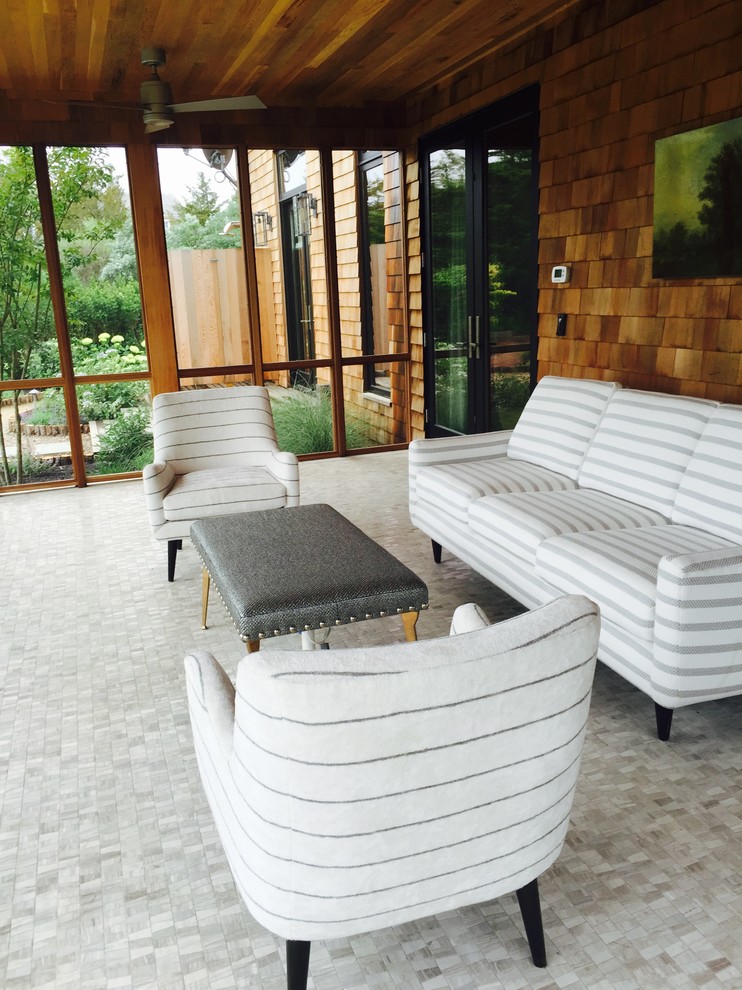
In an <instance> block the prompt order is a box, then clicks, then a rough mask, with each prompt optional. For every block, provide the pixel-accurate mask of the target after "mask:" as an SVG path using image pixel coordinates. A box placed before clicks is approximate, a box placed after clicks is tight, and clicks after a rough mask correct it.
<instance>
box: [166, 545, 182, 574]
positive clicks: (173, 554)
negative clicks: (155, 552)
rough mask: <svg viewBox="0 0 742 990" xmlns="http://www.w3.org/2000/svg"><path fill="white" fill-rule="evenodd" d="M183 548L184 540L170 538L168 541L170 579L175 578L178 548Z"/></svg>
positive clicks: (168, 571)
mask: <svg viewBox="0 0 742 990" xmlns="http://www.w3.org/2000/svg"><path fill="white" fill-rule="evenodd" d="M182 549H183V541H182V540H168V541H167V579H168V581H174V580H175V558H176V557H177V556H178V550H182Z"/></svg>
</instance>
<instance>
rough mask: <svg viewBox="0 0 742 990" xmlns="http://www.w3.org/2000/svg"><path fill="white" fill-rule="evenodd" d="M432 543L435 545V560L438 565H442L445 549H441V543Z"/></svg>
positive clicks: (433, 541)
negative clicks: (442, 552) (442, 553)
mask: <svg viewBox="0 0 742 990" xmlns="http://www.w3.org/2000/svg"><path fill="white" fill-rule="evenodd" d="M430 542H431V543H432V544H433V560H434V561H435V563H436V564H440V562H441V550H442V549H443V547H441V545H440V543H436V542H435V540H431V541H430Z"/></svg>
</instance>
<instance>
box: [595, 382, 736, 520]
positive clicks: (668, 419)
mask: <svg viewBox="0 0 742 990" xmlns="http://www.w3.org/2000/svg"><path fill="white" fill-rule="evenodd" d="M715 409H716V403H713V402H708V401H706V400H705V399H688V398H685V397H681V396H676V395H672V396H668V395H663V394H661V393H656V392H639V391H634V390H629V389H622V390H620V391H618V392H616V393H615V395H614V396H613V397H612V398H611V401H610V402H609V404H608V407H607V408H606V411H605V414H604V416H603V419H602V420H601V422H600V424H599V425H598V428H597V430H596V431H595V435H594V437H593V440H592V443H591V444H590V447H589V448H588V451H587V454H586V455H585V459H584V461H583V463H582V467H581V469H580V473H579V477H578V481H579V485H580V488H594V489H597V490H598V491H602V492H607V493H608V494H610V495H616V496H617V497H618V498H625V499H628V500H629V501H631V502H636V503H637V504H638V505H645V506H647V507H649V508H651V509H654V510H655V511H656V512H661V513H663V514H664V515H666V516H668V517H669V515H670V512H671V511H672V507H673V504H674V502H675V496H676V494H677V490H678V487H679V485H680V480H681V478H682V476H683V472H684V471H685V468H686V466H687V464H688V461H689V460H690V457H691V454H692V453H693V450H694V448H695V446H696V444H697V442H698V439H699V437H700V436H701V433H702V432H703V429H704V427H705V425H706V423H707V421H708V420H709V418H710V417H711V415H712V413H713V412H714V410H715Z"/></svg>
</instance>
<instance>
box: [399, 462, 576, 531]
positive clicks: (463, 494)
mask: <svg viewBox="0 0 742 990" xmlns="http://www.w3.org/2000/svg"><path fill="white" fill-rule="evenodd" d="M575 487H576V485H575V483H574V481H571V480H570V479H569V478H567V477H566V475H562V474H557V473H556V472H554V471H550V470H549V469H548V468H544V467H539V466H538V465H535V464H529V463H527V462H526V461H516V460H512V459H511V458H510V457H498V458H493V459H491V460H482V461H465V462H458V463H457V464H455V465H437V466H434V467H427V468H423V469H422V470H421V471H420V472H419V473H418V476H417V496H418V498H419V499H421V500H424V501H425V502H427V503H430V504H432V505H438V506H441V507H442V508H444V509H445V510H446V511H447V512H450V513H451V514H452V515H455V516H456V518H458V519H461V520H462V521H463V522H465V521H466V519H467V513H468V511H469V508H470V506H472V505H473V504H476V503H477V501H478V500H479V499H481V498H483V497H485V496H487V495H500V494H506V493H513V492H519V493H525V492H556V491H564V490H567V489H573V488H575Z"/></svg>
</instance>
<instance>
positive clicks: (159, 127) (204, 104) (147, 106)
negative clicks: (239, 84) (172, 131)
mask: <svg viewBox="0 0 742 990" xmlns="http://www.w3.org/2000/svg"><path fill="white" fill-rule="evenodd" d="M164 64H165V51H164V49H162V48H143V49H142V65H148V66H149V67H150V68H151V70H152V75H151V76H150V77H149V79H145V80H144V82H143V83H142V85H141V87H140V89H139V102H140V104H141V106H142V108H143V110H144V130H145V132H146V133H147V134H151V133H152V132H153V131H163V130H165V128H167V127H171V126H172V125H173V124H174V123H175V119H174V116H173V115H174V114H176V113H193V112H201V113H205V112H207V111H209V110H265V109H266V107H265V103H263V101H262V100H261V99H259V98H258V97H257V96H231V97H225V98H223V99H215V100H197V101H196V102H195V103H173V94H172V91H171V89H170V84H169V83H168V82H165V80H164V79H160V77H159V75H158V74H157V68H158V66H160V65H164Z"/></svg>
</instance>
